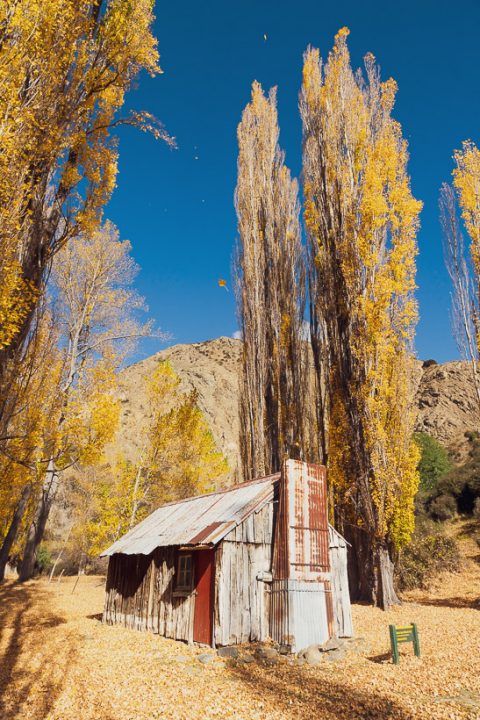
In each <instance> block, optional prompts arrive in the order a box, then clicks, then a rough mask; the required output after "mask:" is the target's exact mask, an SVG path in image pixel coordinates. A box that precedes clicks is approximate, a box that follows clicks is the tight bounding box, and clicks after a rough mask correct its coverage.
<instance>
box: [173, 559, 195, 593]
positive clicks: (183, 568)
mask: <svg viewBox="0 0 480 720" xmlns="http://www.w3.org/2000/svg"><path fill="white" fill-rule="evenodd" d="M192 586H193V562H192V556H191V555H187V554H185V553H182V554H181V555H179V556H178V563H177V583H176V589H177V590H191V589H192Z"/></svg>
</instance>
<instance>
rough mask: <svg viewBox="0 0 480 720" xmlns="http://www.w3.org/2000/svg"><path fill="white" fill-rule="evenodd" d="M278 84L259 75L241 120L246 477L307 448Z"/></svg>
mask: <svg viewBox="0 0 480 720" xmlns="http://www.w3.org/2000/svg"><path fill="white" fill-rule="evenodd" d="M278 139H279V129H278V121H277V107H276V91H275V89H273V90H271V91H270V93H269V95H268V97H266V96H265V95H264V93H263V90H262V88H261V86H260V85H259V83H257V82H255V83H253V86H252V100H251V102H250V103H249V104H248V105H247V106H246V108H245V109H244V111H243V115H242V120H241V122H240V124H239V126H238V145H239V157H238V181H237V189H236V195H235V203H236V209H237V215H238V232H239V247H238V252H237V258H236V275H237V278H236V290H237V303H238V316H239V322H240V327H241V331H242V336H243V357H242V379H241V389H240V396H241V406H240V412H241V453H242V463H243V474H244V478H245V479H250V478H252V477H258V476H260V475H265V474H267V473H271V472H275V471H277V470H279V469H280V466H281V461H282V459H283V458H284V457H286V456H287V455H288V456H290V457H302V456H303V453H304V448H305V442H304V441H305V383H304V378H305V357H304V348H303V345H304V344H305V343H303V345H302V319H303V310H304V292H305V290H304V286H305V278H304V263H303V257H302V246H301V232H300V223H299V210H300V208H299V202H298V185H297V181H296V180H294V179H292V178H291V176H290V171H289V170H288V168H287V167H286V166H285V156H284V153H283V152H282V151H281V150H280V147H279V144H278Z"/></svg>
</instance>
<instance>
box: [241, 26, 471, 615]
mask: <svg viewBox="0 0 480 720" xmlns="http://www.w3.org/2000/svg"><path fill="white" fill-rule="evenodd" d="M348 34H349V31H348V29H346V28H343V29H342V30H340V31H339V32H338V34H337V35H336V37H335V43H334V46H333V49H332V51H331V52H330V53H329V55H328V57H327V58H326V60H323V59H322V58H321V57H320V54H319V51H318V50H316V49H314V48H308V50H307V51H306V53H305V55H304V65H303V82H302V86H301V90H300V97H299V107H300V115H301V120H302V127H303V166H302V182H303V221H304V227H305V235H306V238H305V246H306V247H305V246H304V245H303V243H302V240H301V229H300V228H301V226H300V203H299V200H298V184H297V182H296V181H295V179H293V178H291V175H290V172H289V170H288V168H287V167H286V166H285V156H284V153H283V152H282V151H281V149H280V146H279V127H278V118H277V110H276V90H271V91H270V93H269V94H268V95H267V96H266V95H265V94H264V93H263V91H262V88H261V87H260V85H259V84H258V83H254V85H253V88H252V99H251V102H250V103H249V104H248V105H247V107H246V108H245V110H244V112H243V116H242V120H241V122H240V125H239V128H238V144H239V159H238V181H237V189H236V207H237V214H238V232H239V247H238V251H237V260H236V277H237V283H236V286H237V299H238V311H239V320H240V326H241V330H242V335H243V341H244V348H243V359H242V393H241V427H242V443H241V448H242V461H243V471H244V475H245V477H246V478H251V477H255V476H258V475H261V474H268V473H272V472H276V471H278V470H279V469H280V467H281V462H282V460H283V459H284V458H286V457H294V458H301V459H304V460H308V461H310V462H321V463H324V464H325V465H327V467H328V470H329V474H328V477H329V486H330V513H331V520H332V522H334V524H335V526H336V527H337V528H338V529H339V530H340V531H341V532H342V533H343V534H344V535H345V536H346V538H347V539H348V540H349V542H350V543H351V549H350V553H349V555H350V558H349V562H350V568H349V569H350V583H351V587H350V590H351V594H352V596H353V598H355V599H362V600H368V601H370V602H373V603H375V604H377V605H379V606H381V607H384V608H388V607H389V606H390V605H391V604H392V603H395V602H397V601H398V598H397V595H396V592H395V587H394V562H395V559H396V557H397V556H398V553H399V552H400V551H401V549H402V547H404V546H405V545H406V544H408V543H409V541H410V539H411V536H412V533H413V530H414V524H415V520H414V500H415V495H416V493H417V490H418V485H419V474H418V469H417V466H418V462H419V457H420V454H419V448H418V446H417V443H416V442H415V440H414V437H413V429H414V423H415V408H414V402H413V400H414V397H413V377H412V369H413V361H414V350H413V341H414V332H415V325H416V321H417V315H418V312H417V303H416V300H415V296H414V291H415V287H416V285H415V273H416V256H417V253H418V247H417V241H416V236H417V232H418V229H419V215H420V211H421V208H422V203H421V202H419V201H418V200H416V199H415V198H414V197H413V195H412V192H411V188H410V177H409V174H408V169H407V163H408V149H407V142H406V140H405V139H404V137H403V135H402V129H401V126H400V124H399V123H398V122H397V121H396V120H395V119H394V118H393V116H392V112H393V108H394V102H395V94H396V89H397V86H396V83H395V81H394V80H392V79H389V80H387V81H382V80H381V77H380V70H379V67H378V65H377V63H376V61H375V58H374V57H373V56H372V55H371V54H369V55H367V56H366V57H365V61H364V69H363V72H362V71H361V70H358V71H356V72H355V71H354V70H353V69H352V66H351V62H350V56H349V51H348V46H347V37H348ZM454 160H455V169H454V172H453V186H449V185H444V186H443V188H442V191H441V196H440V208H441V218H442V226H443V230H444V239H445V255H446V260H447V267H448V269H449V272H450V275H451V277H452V280H453V287H454V314H453V319H454V328H455V331H456V337H457V340H458V344H459V348H460V350H461V351H462V354H463V356H464V357H466V358H467V359H469V360H470V362H471V367H472V372H473V375H474V377H475V382H476V387H477V394H479V390H478V388H479V387H480V384H479V379H478V373H477V366H478V356H479V339H480V338H479V322H478V318H479V315H478V303H479V297H480V294H479V288H480V285H479V277H480V260H479V258H480V152H479V150H478V148H477V147H476V146H475V145H474V144H473V143H472V142H466V143H464V146H463V149H462V150H460V151H457V152H455V155H454ZM459 212H460V213H461V219H460V216H459ZM461 220H463V226H464V229H465V231H466V232H467V234H468V236H469V239H470V261H469V259H468V258H466V257H465V253H464V247H463V239H462V234H461V229H460V228H461ZM306 302H307V303H308V307H307V309H306V310H307V311H306V312H305V304H306ZM304 318H306V319H307V322H308V332H306V331H305V325H306V323H305V320H304ZM479 396H480V395H479Z"/></svg>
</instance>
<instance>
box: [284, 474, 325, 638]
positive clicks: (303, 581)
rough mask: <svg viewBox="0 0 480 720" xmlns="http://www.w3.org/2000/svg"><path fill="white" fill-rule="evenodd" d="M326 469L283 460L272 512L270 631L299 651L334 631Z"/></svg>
mask: <svg viewBox="0 0 480 720" xmlns="http://www.w3.org/2000/svg"><path fill="white" fill-rule="evenodd" d="M326 475H327V473H326V469H325V467H323V466H322V465H311V464H308V463H305V462H301V461H299V460H286V461H285V462H284V465H283V468H282V474H281V480H280V492H279V504H278V512H277V517H276V526H275V535H274V547H273V564H272V575H273V580H272V590H271V635H272V638H273V639H274V640H276V641H277V642H279V643H280V644H282V645H288V646H289V647H290V648H291V650H292V651H293V652H297V651H298V650H301V649H302V648H304V647H307V646H308V645H313V644H321V643H323V642H325V641H326V640H328V638H329V637H331V636H332V635H333V633H334V631H333V628H334V622H333V602H332V589H331V574H330V557H329V530H328V514H327V479H326Z"/></svg>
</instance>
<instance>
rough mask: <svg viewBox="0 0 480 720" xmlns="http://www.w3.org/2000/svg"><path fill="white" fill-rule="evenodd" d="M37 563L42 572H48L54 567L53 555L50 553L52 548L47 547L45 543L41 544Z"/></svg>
mask: <svg viewBox="0 0 480 720" xmlns="http://www.w3.org/2000/svg"><path fill="white" fill-rule="evenodd" d="M35 564H36V566H37V568H38V571H39V572H40V573H46V572H48V571H49V570H50V568H51V567H52V565H53V560H52V555H51V553H50V550H49V549H48V548H47V547H45V545H40V547H39V548H38V550H37V556H36V559H35Z"/></svg>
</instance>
